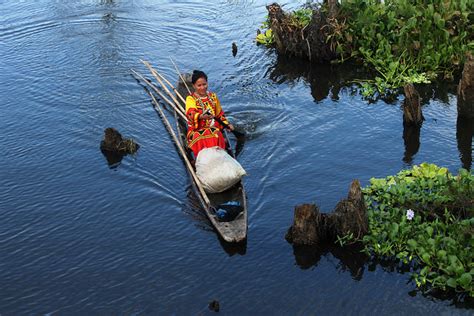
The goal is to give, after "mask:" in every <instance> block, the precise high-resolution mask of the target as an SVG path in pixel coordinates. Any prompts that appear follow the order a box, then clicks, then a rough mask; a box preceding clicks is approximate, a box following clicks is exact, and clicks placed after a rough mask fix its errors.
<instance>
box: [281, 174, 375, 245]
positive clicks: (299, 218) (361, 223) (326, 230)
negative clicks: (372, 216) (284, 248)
mask: <svg viewBox="0 0 474 316" xmlns="http://www.w3.org/2000/svg"><path fill="white" fill-rule="evenodd" d="M368 227H369V223H368V218H367V208H366V205H365V202H364V196H363V193H362V190H361V187H360V182H359V181H358V180H354V181H352V183H351V187H350V189H349V195H348V197H347V199H343V200H341V201H340V202H339V203H338V204H337V205H336V208H335V209H334V212H332V213H329V214H321V213H320V212H319V208H318V207H317V206H316V205H314V204H303V205H298V206H296V207H295V215H294V221H293V225H292V226H291V227H290V228H289V229H288V232H287V234H286V236H285V238H286V240H287V241H288V242H290V243H292V244H294V245H315V244H318V243H321V242H334V241H335V240H336V239H337V237H338V236H339V237H343V236H346V235H350V234H352V236H353V237H354V238H360V237H362V236H364V235H365V234H366V233H367V231H368Z"/></svg>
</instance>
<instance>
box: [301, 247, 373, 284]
mask: <svg viewBox="0 0 474 316" xmlns="http://www.w3.org/2000/svg"><path fill="white" fill-rule="evenodd" d="M362 249H363V247H362V245H360V244H354V245H350V246H345V247H340V246H337V245H336V244H333V243H323V244H320V245H317V246H295V245H293V254H294V256H295V261H296V264H297V265H298V266H299V267H300V268H301V269H309V268H311V267H313V266H317V265H318V263H319V261H320V260H321V257H323V256H328V255H329V254H331V255H332V256H333V257H334V258H336V259H338V260H339V263H338V264H337V269H338V270H340V271H343V272H344V271H349V272H350V274H351V276H352V278H353V279H354V280H357V281H359V280H361V279H362V276H363V274H364V268H365V264H366V263H367V261H368V259H369V257H368V256H367V255H366V254H364V253H363V252H362Z"/></svg>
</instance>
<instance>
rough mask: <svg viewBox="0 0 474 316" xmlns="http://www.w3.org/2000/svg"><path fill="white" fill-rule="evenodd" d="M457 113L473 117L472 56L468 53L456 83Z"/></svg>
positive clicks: (473, 84)
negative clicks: (459, 78)
mask: <svg viewBox="0 0 474 316" xmlns="http://www.w3.org/2000/svg"><path fill="white" fill-rule="evenodd" d="M458 115H461V116H464V117H471V118H472V117H474V57H473V56H472V54H468V55H467V58H466V62H465V64H464V68H463V71H462V77H461V80H459V85H458Z"/></svg>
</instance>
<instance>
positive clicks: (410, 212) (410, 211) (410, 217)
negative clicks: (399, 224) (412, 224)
mask: <svg viewBox="0 0 474 316" xmlns="http://www.w3.org/2000/svg"><path fill="white" fill-rule="evenodd" d="M413 217H415V212H414V211H413V210H412V209H411V208H410V209H408V210H407V220H409V221H411V220H412V219H413Z"/></svg>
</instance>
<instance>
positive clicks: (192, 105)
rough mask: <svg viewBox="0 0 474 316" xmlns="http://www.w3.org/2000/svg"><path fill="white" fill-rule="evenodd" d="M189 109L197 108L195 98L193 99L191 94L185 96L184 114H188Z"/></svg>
mask: <svg viewBox="0 0 474 316" xmlns="http://www.w3.org/2000/svg"><path fill="white" fill-rule="evenodd" d="M190 109H195V110H197V107H196V100H194V98H193V97H192V96H190V95H188V96H187V98H186V114H188V111H189V110H190Z"/></svg>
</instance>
